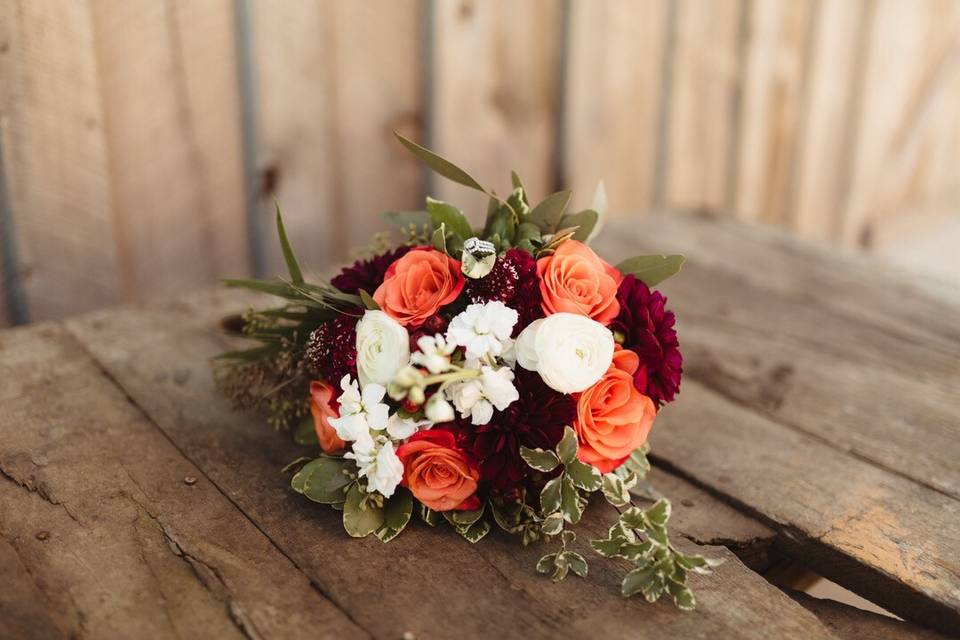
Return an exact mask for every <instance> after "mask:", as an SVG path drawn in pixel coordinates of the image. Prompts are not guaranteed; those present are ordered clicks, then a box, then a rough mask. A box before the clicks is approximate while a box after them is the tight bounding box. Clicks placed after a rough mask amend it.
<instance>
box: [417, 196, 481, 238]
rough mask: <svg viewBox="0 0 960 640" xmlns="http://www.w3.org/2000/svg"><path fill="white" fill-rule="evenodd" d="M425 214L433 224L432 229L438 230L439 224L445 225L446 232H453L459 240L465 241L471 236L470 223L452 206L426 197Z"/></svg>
mask: <svg viewBox="0 0 960 640" xmlns="http://www.w3.org/2000/svg"><path fill="white" fill-rule="evenodd" d="M427 213H429V214H430V221H431V222H432V223H433V228H434V229H439V228H440V225H441V224H446V225H447V231H448V232H453V233H455V234H457V235H458V236H460V237H461V238H464V239H466V238H470V237H472V236H473V228H472V227H471V226H470V222H469V221H468V220H467V218H466V217H465V216H464V215H463V212H462V211H460V209H458V208H456V207H455V206H453V205H452V204H450V203H448V202H441V201H440V200H434V199H433V198H430V197H428V198H427Z"/></svg>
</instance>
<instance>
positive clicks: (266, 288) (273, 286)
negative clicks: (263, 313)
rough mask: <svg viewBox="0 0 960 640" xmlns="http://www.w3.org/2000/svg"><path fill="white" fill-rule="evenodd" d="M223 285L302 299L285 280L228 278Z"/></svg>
mask: <svg viewBox="0 0 960 640" xmlns="http://www.w3.org/2000/svg"><path fill="white" fill-rule="evenodd" d="M223 284H225V285H226V286H228V287H234V288H238V289H250V290H252V291H259V292H261V293H269V294H270V295H272V296H278V297H280V298H287V299H293V300H296V299H298V298H301V297H302V296H301V295H300V294H299V293H298V292H297V290H296V289H294V288H293V287H292V286H290V283H289V282H284V281H283V280H276V279H274V280H255V279H242V278H226V279H224V281H223Z"/></svg>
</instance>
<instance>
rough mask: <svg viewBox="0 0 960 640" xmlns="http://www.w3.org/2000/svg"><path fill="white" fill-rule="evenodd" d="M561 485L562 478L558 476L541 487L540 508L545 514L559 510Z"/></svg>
mask: <svg viewBox="0 0 960 640" xmlns="http://www.w3.org/2000/svg"><path fill="white" fill-rule="evenodd" d="M562 483H563V476H562V475H560V476H557V477H556V478H553V479H552V480H550V481H549V482H547V484H545V485H543V491H541V492H540V508H541V509H543V512H544V513H545V514H551V513H553V512H554V511H557V510H558V509H559V508H560V499H561V494H562V488H561V485H562Z"/></svg>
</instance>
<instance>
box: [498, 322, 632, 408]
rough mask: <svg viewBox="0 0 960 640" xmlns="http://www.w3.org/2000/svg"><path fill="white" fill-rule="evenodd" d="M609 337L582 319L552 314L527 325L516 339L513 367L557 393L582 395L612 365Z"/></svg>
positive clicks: (605, 330) (610, 337) (611, 337)
mask: <svg viewBox="0 0 960 640" xmlns="http://www.w3.org/2000/svg"><path fill="white" fill-rule="evenodd" d="M613 347H614V345H613V334H612V333H611V332H610V330H609V329H607V328H606V327H605V326H603V325H602V324H600V323H599V322H597V321H595V320H591V319H590V318H588V317H586V316H581V315H577V314H574V313H554V314H553V315H550V316H547V317H546V318H542V319H540V320H535V321H533V322H531V323H530V326H528V327H527V328H526V329H524V330H523V332H522V333H521V334H520V336H519V337H518V338H517V347H516V348H517V363H518V364H519V365H520V366H521V367H523V368H524V369H529V370H530V371H536V372H538V373H539V374H540V377H541V378H543V381H544V382H545V383H546V384H547V386H548V387H550V388H551V389H554V390H555V391H559V392H560V393H577V392H580V391H583V390H585V389H587V388H588V387H590V386H591V385H593V384H594V383H595V382H597V381H598V380H599V379H600V378H602V377H603V374H604V373H606V371H607V369H608V368H609V367H610V363H611V362H612V361H613Z"/></svg>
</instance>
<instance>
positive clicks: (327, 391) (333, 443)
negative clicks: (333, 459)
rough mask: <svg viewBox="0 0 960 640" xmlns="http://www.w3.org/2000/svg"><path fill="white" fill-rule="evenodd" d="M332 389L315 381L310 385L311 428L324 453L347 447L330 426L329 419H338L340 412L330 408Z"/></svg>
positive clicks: (323, 383) (324, 383)
mask: <svg viewBox="0 0 960 640" xmlns="http://www.w3.org/2000/svg"><path fill="white" fill-rule="evenodd" d="M332 401H333V387H331V386H330V385H329V384H327V383H326V382H320V381H319V380H315V381H313V382H311V383H310V413H311V414H313V428H314V429H316V430H317V440H319V441H320V448H321V449H323V451H324V452H325V453H333V452H334V451H340V450H342V449H345V448H346V447H347V443H346V442H344V441H343V440H341V439H340V436H338V435H337V430H336V429H334V428H333V427H332V426H330V422H329V420H330V418H339V417H340V412H339V411H335V410H334V408H333V407H332V406H331V403H332Z"/></svg>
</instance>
